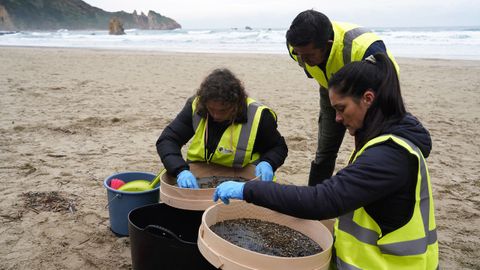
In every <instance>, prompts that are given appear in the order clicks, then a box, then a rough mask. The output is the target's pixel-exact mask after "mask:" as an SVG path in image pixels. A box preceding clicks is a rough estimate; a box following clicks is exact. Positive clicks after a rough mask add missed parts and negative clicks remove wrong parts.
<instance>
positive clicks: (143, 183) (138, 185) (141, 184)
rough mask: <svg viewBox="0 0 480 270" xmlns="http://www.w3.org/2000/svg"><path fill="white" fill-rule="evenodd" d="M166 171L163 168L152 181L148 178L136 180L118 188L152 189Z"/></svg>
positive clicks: (139, 190)
mask: <svg viewBox="0 0 480 270" xmlns="http://www.w3.org/2000/svg"><path fill="white" fill-rule="evenodd" d="M165 172H166V170H165V169H163V170H161V171H160V173H158V175H157V176H156V177H155V178H154V179H153V180H152V182H150V181H147V180H134V181H130V182H128V183H125V184H124V185H122V186H121V187H120V188H119V189H118V190H119V191H126V192H142V191H147V190H152V189H153V188H155V186H156V185H157V184H158V182H160V177H161V176H162V174H164V173H165Z"/></svg>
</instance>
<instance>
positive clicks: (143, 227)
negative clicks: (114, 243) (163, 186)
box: [128, 203, 216, 270]
mask: <svg viewBox="0 0 480 270" xmlns="http://www.w3.org/2000/svg"><path fill="white" fill-rule="evenodd" d="M202 214H203V211H194V210H184V209H178V208H174V207H171V206H168V205H167V204H164V203H156V204H150V205H146V206H142V207H139V208H136V209H134V210H132V211H131V212H130V213H129V214H128V231H129V234H130V248H131V253H132V267H133V269H137V270H150V269H152V270H153V269H162V270H197V269H198V270H211V269H216V268H215V267H214V266H213V265H211V264H210V263H209V262H208V261H207V260H206V259H205V258H204V257H203V256H202V254H201V253H200V251H199V250H198V246H197V238H198V228H199V227H200V224H201V222H202Z"/></svg>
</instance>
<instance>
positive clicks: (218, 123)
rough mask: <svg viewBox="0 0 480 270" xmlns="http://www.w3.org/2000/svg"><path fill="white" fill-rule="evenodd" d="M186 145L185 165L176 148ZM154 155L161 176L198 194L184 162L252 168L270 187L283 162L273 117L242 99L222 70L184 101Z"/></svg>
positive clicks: (238, 85)
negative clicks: (161, 168)
mask: <svg viewBox="0 0 480 270" xmlns="http://www.w3.org/2000/svg"><path fill="white" fill-rule="evenodd" d="M188 141H191V143H190V146H189V148H188V152H187V160H185V159H184V158H183V157H182V153H181V148H182V146H183V145H185V144H186V143H187V142H188ZM157 152H158V154H159V156H160V158H161V160H162V163H163V165H164V166H165V169H167V173H169V174H170V175H172V176H177V184H178V186H179V187H182V188H198V183H197V181H196V178H195V176H194V175H193V174H192V172H190V169H189V165H188V164H189V163H190V162H206V163H214V164H218V165H222V166H226V167H233V168H243V167H245V166H247V165H249V164H255V165H256V167H255V174H256V176H258V177H259V179H260V180H263V181H272V180H273V177H274V172H275V170H276V169H277V168H278V167H280V166H281V165H282V164H283V162H284V161H285V159H286V158H287V154H288V148H287V145H286V143H285V139H284V138H283V136H282V135H281V134H280V133H279V131H278V129H277V116H276V114H275V113H274V112H273V111H272V110H271V109H270V108H268V107H267V106H265V105H262V104H260V103H259V102H257V101H255V100H254V99H252V98H250V97H248V95H247V93H246V91H245V89H244V86H243V84H242V82H241V81H240V80H239V79H238V78H237V77H235V75H234V74H233V73H232V72H231V71H230V70H228V69H216V70H214V71H213V72H211V73H210V74H209V75H208V76H207V77H206V78H205V79H204V81H203V82H202V84H201V85H200V88H199V89H198V90H197V93H196V95H195V96H193V97H192V98H189V99H188V100H187V102H186V104H185V106H184V107H183V109H182V111H181V112H180V113H179V114H178V115H177V117H176V118H175V119H174V120H173V121H172V122H171V123H170V124H169V125H168V126H167V127H166V128H165V129H164V130H163V132H162V134H161V135H160V137H159V138H158V140H157Z"/></svg>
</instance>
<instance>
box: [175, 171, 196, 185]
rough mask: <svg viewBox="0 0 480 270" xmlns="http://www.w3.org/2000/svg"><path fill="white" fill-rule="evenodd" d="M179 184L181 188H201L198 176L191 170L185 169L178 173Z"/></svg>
mask: <svg viewBox="0 0 480 270" xmlns="http://www.w3.org/2000/svg"><path fill="white" fill-rule="evenodd" d="M177 184H178V186H179V187H181V188H199V187H198V183H197V178H195V175H193V174H192V172H190V171H189V170H183V171H182V172H180V173H179V174H178V175H177Z"/></svg>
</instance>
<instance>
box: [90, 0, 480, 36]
mask: <svg viewBox="0 0 480 270" xmlns="http://www.w3.org/2000/svg"><path fill="white" fill-rule="evenodd" d="M84 1H85V2H87V3H88V4H90V5H92V6H95V7H99V8H101V9H104V10H106V11H120V10H124V11H126V12H129V13H131V12H133V11H134V10H136V11H137V12H138V13H139V12H140V11H143V12H144V13H147V12H148V10H153V11H155V12H157V13H160V14H162V15H164V16H167V17H170V18H173V19H175V20H176V21H177V22H178V23H180V24H181V25H182V27H183V28H184V29H199V28H230V27H239V28H243V27H245V26H251V27H265V28H266V27H271V28H286V27H288V26H289V25H290V22H291V21H292V19H293V18H294V17H295V16H296V15H297V14H298V13H299V12H301V11H303V10H306V9H311V8H313V9H315V10H318V11H321V12H323V13H325V14H326V15H327V16H328V17H330V18H331V19H333V20H337V21H346V22H352V23H356V24H360V25H364V26H370V27H382V26H385V27H393V26H406V27H412V26H480V1H478V0H441V1H440V0H396V1H387V0H364V1H359V0H333V1H322V0H235V1H234V0H188V1H187V0H163V1H152V0H135V1H132V0H84Z"/></svg>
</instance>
